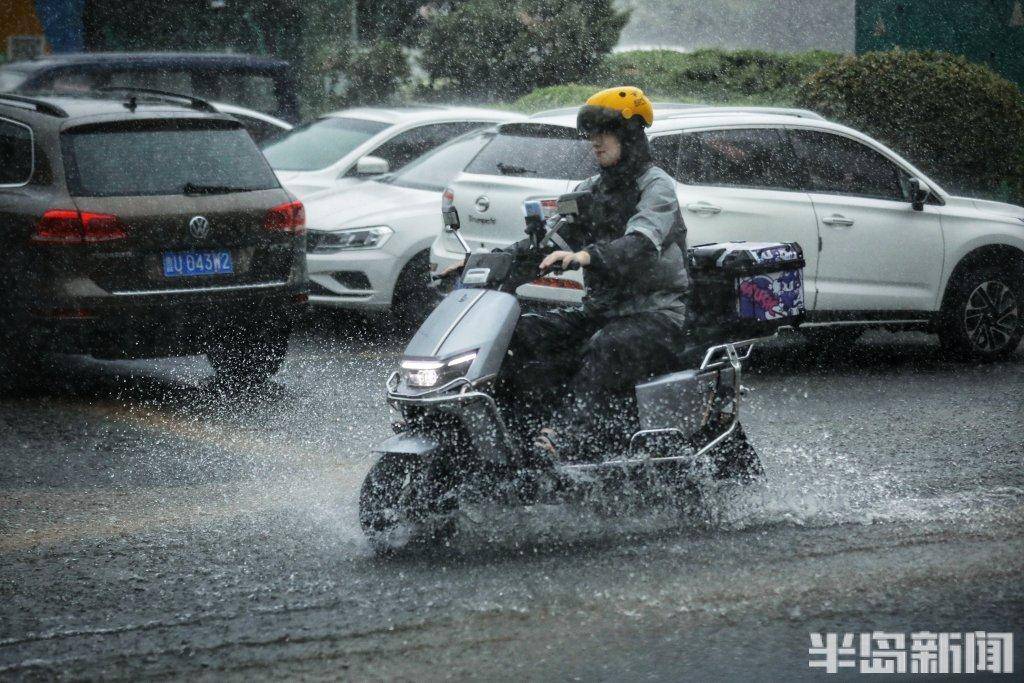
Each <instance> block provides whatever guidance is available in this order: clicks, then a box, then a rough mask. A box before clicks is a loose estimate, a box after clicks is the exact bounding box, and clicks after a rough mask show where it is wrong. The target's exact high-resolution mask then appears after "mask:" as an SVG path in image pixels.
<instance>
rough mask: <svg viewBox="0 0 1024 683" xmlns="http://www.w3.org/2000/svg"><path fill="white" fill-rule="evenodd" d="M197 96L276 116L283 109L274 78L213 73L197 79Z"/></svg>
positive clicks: (254, 74)
mask: <svg viewBox="0 0 1024 683" xmlns="http://www.w3.org/2000/svg"><path fill="white" fill-rule="evenodd" d="M194 87H195V94H196V95H198V96H199V97H203V98H206V99H210V100H217V101H219V102H230V103H231V104H237V105H238V106H240V107H246V108H248V109H255V110H256V111H259V112H265V113H267V114H274V113H276V112H277V111H279V110H280V109H281V104H280V102H279V101H278V99H277V89H276V88H277V85H276V82H275V80H274V78H273V76H268V75H266V74H258V73H244V72H239V71H223V72H209V73H206V74H202V75H197V76H196V78H195V79H194Z"/></svg>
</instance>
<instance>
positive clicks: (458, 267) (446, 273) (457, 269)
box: [434, 263, 466, 280]
mask: <svg viewBox="0 0 1024 683" xmlns="http://www.w3.org/2000/svg"><path fill="white" fill-rule="evenodd" d="M465 265H466V264H464V263H453V264H452V265H450V266H448V267H447V268H445V269H444V270H442V271H441V272H440V273H438V274H437V275H435V276H434V278H435V279H437V280H447V279H448V278H450V277H455V276H456V275H458V274H459V273H461V272H462V269H463V268H464V267H465Z"/></svg>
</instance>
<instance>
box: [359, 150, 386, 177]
mask: <svg viewBox="0 0 1024 683" xmlns="http://www.w3.org/2000/svg"><path fill="white" fill-rule="evenodd" d="M390 170H391V166H390V164H388V160H387V159H381V158H380V157H375V156H369V155H367V156H365V157H363V158H362V159H360V160H359V161H357V162H356V175H381V174H382V173H387V172H388V171H390Z"/></svg>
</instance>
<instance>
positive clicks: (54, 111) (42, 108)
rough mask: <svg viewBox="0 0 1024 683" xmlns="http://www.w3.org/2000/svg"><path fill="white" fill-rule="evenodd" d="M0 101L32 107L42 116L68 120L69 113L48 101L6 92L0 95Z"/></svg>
mask: <svg viewBox="0 0 1024 683" xmlns="http://www.w3.org/2000/svg"><path fill="white" fill-rule="evenodd" d="M0 100H6V101H8V102H17V103H18V104H27V105H30V106H31V107H32V108H33V109H35V110H36V111H37V112H39V113H41V114H49V115H50V116H57V117H59V118H62V119H66V118H67V117H68V113H67V112H66V111H64V110H63V109H61V108H60V107H58V106H57V105H56V104H51V103H50V102H47V101H46V100H40V99H36V98H35V97H25V96H24V95H14V94H12V93H7V92H5V93H0Z"/></svg>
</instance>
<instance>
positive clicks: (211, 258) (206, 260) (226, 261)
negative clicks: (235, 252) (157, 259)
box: [164, 251, 235, 277]
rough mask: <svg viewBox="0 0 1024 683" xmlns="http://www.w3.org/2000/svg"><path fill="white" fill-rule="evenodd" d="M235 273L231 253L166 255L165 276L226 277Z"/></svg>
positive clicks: (186, 252)
mask: <svg viewBox="0 0 1024 683" xmlns="http://www.w3.org/2000/svg"><path fill="white" fill-rule="evenodd" d="M233 272H235V266H234V264H233V263H232V262H231V252H230V251H180V252H176V253H172V252H168V253H165V254H164V276H166V277H192V276H195V275H226V274H230V273H233Z"/></svg>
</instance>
